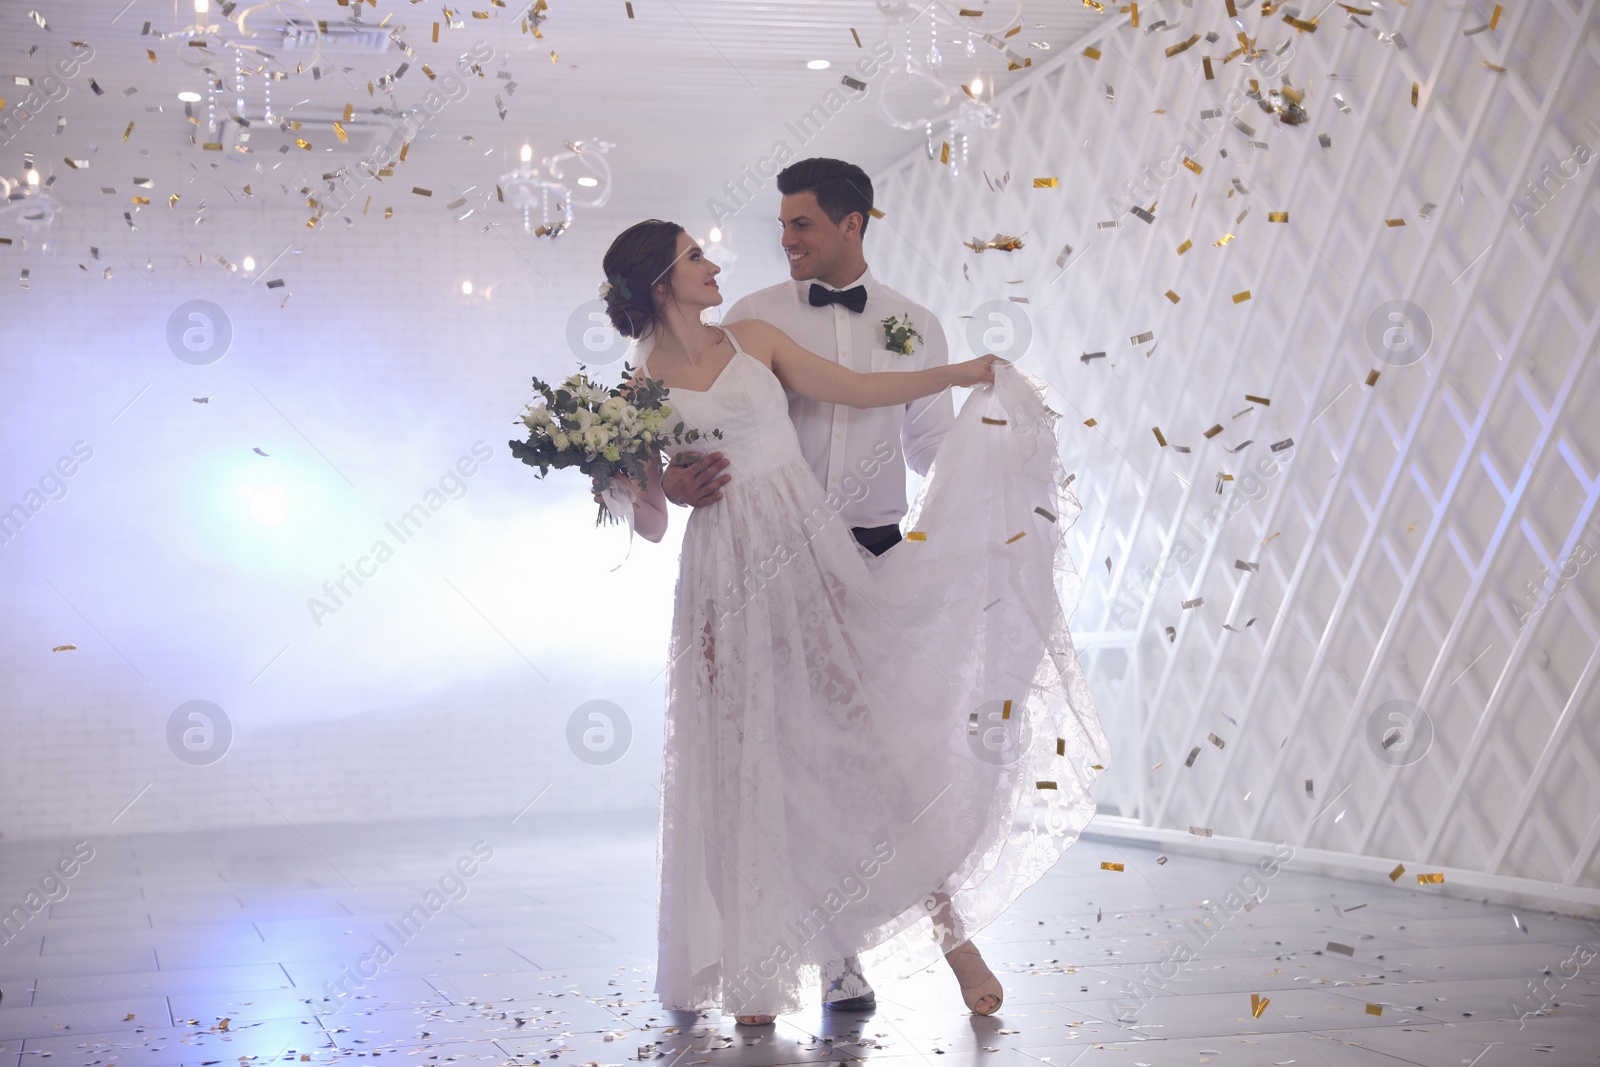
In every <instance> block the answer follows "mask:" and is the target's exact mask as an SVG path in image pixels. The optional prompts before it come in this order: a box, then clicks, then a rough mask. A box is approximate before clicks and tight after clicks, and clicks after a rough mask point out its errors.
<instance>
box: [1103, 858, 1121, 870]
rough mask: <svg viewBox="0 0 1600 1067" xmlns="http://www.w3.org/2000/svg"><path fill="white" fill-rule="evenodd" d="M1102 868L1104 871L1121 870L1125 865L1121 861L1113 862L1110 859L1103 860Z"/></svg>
mask: <svg viewBox="0 0 1600 1067" xmlns="http://www.w3.org/2000/svg"><path fill="white" fill-rule="evenodd" d="M1100 869H1101V870H1102V871H1120V870H1122V869H1123V866H1122V864H1120V863H1112V862H1110V861H1109V860H1101V861H1100Z"/></svg>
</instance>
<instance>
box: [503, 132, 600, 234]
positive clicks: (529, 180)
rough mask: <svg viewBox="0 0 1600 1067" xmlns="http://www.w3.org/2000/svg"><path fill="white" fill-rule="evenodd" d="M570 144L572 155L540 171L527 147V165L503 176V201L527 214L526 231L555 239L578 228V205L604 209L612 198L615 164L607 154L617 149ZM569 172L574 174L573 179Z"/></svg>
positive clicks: (549, 160) (555, 158)
mask: <svg viewBox="0 0 1600 1067" xmlns="http://www.w3.org/2000/svg"><path fill="white" fill-rule="evenodd" d="M564 146H565V148H566V151H563V152H557V153H556V154H555V155H551V156H545V157H544V158H543V159H541V160H540V161H539V163H540V166H538V167H535V166H533V165H532V163H533V146H532V145H526V144H525V145H523V146H522V152H521V157H522V163H521V165H520V166H519V167H517V169H516V170H514V171H512V172H510V173H509V174H502V175H501V176H500V185H499V197H500V199H501V200H502V201H503V202H505V203H506V204H509V205H510V206H511V208H512V209H513V210H519V209H520V210H521V212H522V232H523V233H527V234H532V235H533V236H534V237H548V238H550V239H551V240H554V239H555V238H557V237H560V236H561V235H562V234H563V233H565V232H566V231H567V227H569V226H571V225H572V209H573V208H574V207H581V208H593V207H604V206H605V203H606V201H607V200H609V199H610V198H611V166H610V164H608V163H607V162H606V158H605V154H606V153H607V152H609V151H610V150H611V149H613V148H615V147H616V145H614V144H612V143H611V142H610V141H596V140H590V141H567V142H564ZM541 168H542V169H541ZM569 170H572V171H574V173H573V174H572V176H571V178H570V179H569V177H568V171H569ZM579 171H581V173H578V172H579ZM569 180H571V181H572V183H573V185H575V186H576V187H577V188H576V189H574V188H573V187H572V186H571V185H568V181H569ZM535 214H537V215H538V221H537V222H535V220H534V216H535Z"/></svg>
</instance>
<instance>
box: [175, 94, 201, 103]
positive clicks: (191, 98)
mask: <svg viewBox="0 0 1600 1067" xmlns="http://www.w3.org/2000/svg"><path fill="white" fill-rule="evenodd" d="M178 99H179V100H182V101H183V102H184V103H185V104H198V103H199V102H200V94H199V93H189V92H184V93H179V94H178Z"/></svg>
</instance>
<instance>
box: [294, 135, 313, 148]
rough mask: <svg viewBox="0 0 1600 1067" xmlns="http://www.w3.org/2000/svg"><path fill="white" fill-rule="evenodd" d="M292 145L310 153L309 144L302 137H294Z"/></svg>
mask: <svg viewBox="0 0 1600 1067" xmlns="http://www.w3.org/2000/svg"><path fill="white" fill-rule="evenodd" d="M294 143H295V144H297V145H299V146H300V147H301V148H304V149H305V150H306V151H307V152H309V151H311V143H310V142H309V141H307V140H306V139H305V138H304V137H296V138H295V139H294Z"/></svg>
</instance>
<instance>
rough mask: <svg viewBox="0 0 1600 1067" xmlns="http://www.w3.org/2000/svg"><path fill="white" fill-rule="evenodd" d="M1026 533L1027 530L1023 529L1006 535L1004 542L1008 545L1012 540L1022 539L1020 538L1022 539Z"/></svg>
mask: <svg viewBox="0 0 1600 1067" xmlns="http://www.w3.org/2000/svg"><path fill="white" fill-rule="evenodd" d="M1027 534H1028V531H1027V530H1023V531H1022V532H1021V533H1015V534H1012V535H1011V536H1010V537H1008V538H1006V540H1005V543H1006V544H1008V545H1009V544H1011V543H1012V542H1013V541H1020V540H1022V539H1023V538H1024V537H1026V536H1027Z"/></svg>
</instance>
